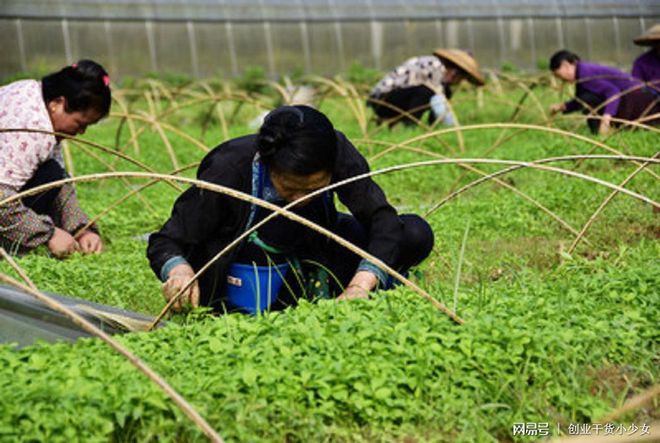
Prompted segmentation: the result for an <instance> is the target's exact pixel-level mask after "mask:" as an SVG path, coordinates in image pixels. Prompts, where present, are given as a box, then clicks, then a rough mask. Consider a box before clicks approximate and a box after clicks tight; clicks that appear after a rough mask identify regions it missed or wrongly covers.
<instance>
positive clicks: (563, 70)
mask: <svg viewBox="0 0 660 443" xmlns="http://www.w3.org/2000/svg"><path fill="white" fill-rule="evenodd" d="M550 70H551V71H552V73H553V75H554V76H555V77H557V78H559V79H560V80H562V81H565V82H568V83H575V98H574V99H572V100H570V101H567V102H565V103H556V104H554V105H552V106H551V107H550V113H552V114H555V113H557V112H563V113H565V114H566V113H570V112H575V111H580V110H583V111H584V113H586V114H589V115H591V116H596V115H599V116H601V117H597V118H594V117H592V118H587V124H588V125H589V128H590V129H591V131H592V132H593V133H600V134H607V133H608V132H609V129H610V126H611V125H619V123H617V122H615V123H612V117H616V118H617V119H622V120H630V121H633V120H640V119H643V122H644V123H646V124H657V123H658V122H660V118H659V117H660V116H656V117H655V118H646V119H645V117H647V116H652V115H654V114H657V113H659V112H660V104H659V103H658V97H657V96H656V95H655V94H653V93H652V92H651V91H650V90H648V89H647V88H645V87H644V84H643V83H641V82H640V81H639V80H636V79H634V78H632V77H631V75H630V74H626V73H625V72H623V71H619V70H618V69H616V68H611V67H609V66H603V65H597V64H595V63H587V62H583V61H581V60H580V57H578V56H577V55H576V54H574V53H572V52H570V51H566V50H562V51H559V52H557V53H555V54H554V55H553V56H552V57H551V58H550Z"/></svg>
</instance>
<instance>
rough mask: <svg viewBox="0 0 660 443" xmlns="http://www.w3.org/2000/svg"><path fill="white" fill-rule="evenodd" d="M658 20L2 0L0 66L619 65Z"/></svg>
mask: <svg viewBox="0 0 660 443" xmlns="http://www.w3.org/2000/svg"><path fill="white" fill-rule="evenodd" d="M658 21H660V2H659V1H658V0H618V1H617V0H2V1H1V2H0V37H1V38H2V41H3V45H2V46H0V61H1V63H0V77H3V78H4V77H7V76H10V75H14V74H16V73H17V72H21V71H33V70H45V69H51V68H55V67H59V66H61V65H63V64H65V63H71V62H73V61H75V60H77V59H78V58H81V57H88V58H93V59H95V60H98V61H99V62H101V63H102V64H104V65H105V66H107V67H108V68H109V70H110V71H111V72H112V73H113V75H115V76H126V75H132V76H138V75H144V74H146V73H149V72H171V73H182V74H187V75H192V76H195V77H208V76H212V75H223V76H236V75H240V74H241V72H243V71H244V70H245V69H247V68H250V67H254V66H261V67H263V68H264V70H265V71H266V72H267V73H268V74H270V75H271V76H276V75H278V74H285V73H289V72H306V73H316V74H323V75H331V74H335V73H337V72H341V71H344V70H346V69H348V68H349V67H350V66H351V65H352V64H354V63H358V64H360V65H362V66H365V67H370V68H377V69H382V70H386V69H389V68H392V67H394V66H396V65H397V64H399V63H400V62H401V61H402V60H404V59H406V58H407V57H410V56H414V55H420V54H428V53H431V51H432V49H433V48H436V47H456V48H462V49H469V50H470V51H472V52H473V53H474V54H475V55H476V56H477V57H478V59H479V61H480V62H481V64H482V65H483V66H484V67H486V68H491V69H499V68H501V67H503V66H514V67H517V68H520V69H525V70H534V69H536V68H537V67H538V66H539V62H540V61H544V60H547V58H548V56H549V55H550V54H551V53H552V52H554V51H555V50H557V49H560V48H569V49H571V50H573V51H575V52H577V53H579V54H581V55H582V56H583V58H585V59H590V60H595V61H599V62H602V63H606V64H615V65H619V66H622V67H628V66H629V65H630V63H631V61H632V60H633V59H634V57H635V56H636V55H637V54H639V53H640V52H641V48H639V47H636V46H634V45H633V43H632V39H633V38H634V37H635V36H637V35H639V34H640V33H642V32H643V31H644V30H645V29H646V28H648V27H650V26H652V25H653V24H654V23H657V22H658Z"/></svg>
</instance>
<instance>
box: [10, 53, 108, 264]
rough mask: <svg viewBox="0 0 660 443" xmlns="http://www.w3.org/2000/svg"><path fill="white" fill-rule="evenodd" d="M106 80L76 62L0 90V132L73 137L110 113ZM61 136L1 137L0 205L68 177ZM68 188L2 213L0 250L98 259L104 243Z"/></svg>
mask: <svg viewBox="0 0 660 443" xmlns="http://www.w3.org/2000/svg"><path fill="white" fill-rule="evenodd" d="M109 85H110V78H109V77H108V73H107V72H106V71H105V70H104V69H103V67H101V66H100V65H98V64H97V63H95V62H93V61H90V60H81V61H79V62H78V63H75V64H73V65H71V66H67V67H65V68H63V69H61V70H60V71H58V72H55V73H52V74H50V75H47V76H45V77H44V78H42V79H41V81H37V80H21V81H17V82H14V83H11V84H9V85H6V86H4V87H2V88H0V128H1V129H37V130H45V131H51V132H58V133H62V134H67V135H77V134H82V133H84V132H85V129H86V128H87V126H89V125H91V124H94V123H96V122H98V121H99V120H100V119H101V118H103V117H105V116H106V115H107V114H108V112H109V111H110V86H109ZM60 141H61V137H60V136H56V135H51V134H46V133H38V132H15V131H12V132H0V200H4V199H6V198H8V197H10V196H12V195H15V194H16V193H18V192H21V191H25V190H28V189H31V188H34V187H37V186H40V185H44V184H47V183H51V182H54V181H57V180H60V179H63V178H65V177H66V175H67V174H66V171H65V169H64V162H63V160H62V149H61V146H60ZM88 221H89V220H88V218H87V216H86V215H85V213H84V212H83V211H82V210H81V209H80V206H79V205H78V201H77V199H76V193H75V190H74V188H73V186H72V185H70V184H66V185H63V186H60V187H57V188H52V189H49V190H47V191H45V192H42V193H39V194H36V195H31V196H28V197H25V198H23V199H22V200H18V201H14V202H13V203H9V204H6V205H2V206H0V243H2V245H3V246H4V247H5V248H8V249H10V250H12V251H18V252H23V251H26V250H30V249H33V248H36V247H37V246H39V245H47V247H48V249H49V250H50V251H51V253H52V254H53V255H55V256H56V257H64V256H66V255H68V254H70V253H72V252H74V251H81V252H83V253H96V252H100V251H101V249H102V248H103V243H102V241H101V238H100V237H99V235H98V232H97V230H96V228H95V227H91V228H89V229H85V230H82V231H81V230H80V229H81V228H83V227H84V226H85V225H86V224H87V223H88Z"/></svg>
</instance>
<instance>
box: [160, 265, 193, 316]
mask: <svg viewBox="0 0 660 443" xmlns="http://www.w3.org/2000/svg"><path fill="white" fill-rule="evenodd" d="M194 275H195V271H193V268H192V267H191V266H190V265H189V264H186V263H182V264H180V265H176V266H175V267H173V268H172V270H171V271H170V273H169V275H168V279H167V281H166V282H165V283H163V296H164V297H165V300H167V302H169V301H170V300H171V299H172V298H173V297H174V296H175V295H176V294H178V293H179V291H180V290H181V289H182V288H183V287H184V286H186V285H187V284H188V282H189V281H190V280H192V278H193V276H194ZM186 303H189V304H190V305H192V307H193V308H196V307H197V306H199V284H198V283H197V280H195V282H194V283H193V284H192V285H191V286H190V287H189V288H188V289H186V290H185V292H184V293H183V294H181V297H179V299H178V300H177V301H176V302H174V304H173V305H172V309H174V310H175V311H180V310H181V308H182V307H183V305H184V304H186Z"/></svg>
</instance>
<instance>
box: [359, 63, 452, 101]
mask: <svg viewBox="0 0 660 443" xmlns="http://www.w3.org/2000/svg"><path fill="white" fill-rule="evenodd" d="M445 71H446V69H445V66H444V65H443V64H442V62H441V61H440V59H439V58H438V57H436V56H435V55H425V56H421V57H413V58H410V59H408V60H406V61H405V62H404V63H403V64H402V65H400V66H398V67H397V68H396V69H394V70H392V71H391V72H390V73H388V74H387V75H386V76H385V77H383V78H382V79H381V80H380V81H379V82H378V83H377V84H376V86H375V87H374V89H373V90H372V91H371V96H372V97H379V96H382V95H383V94H387V93H388V92H391V91H393V90H395V89H400V88H410V87H412V86H419V85H427V86H429V87H430V88H431V89H433V90H434V91H436V94H442V91H443V88H442V78H443V77H444V75H445Z"/></svg>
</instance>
